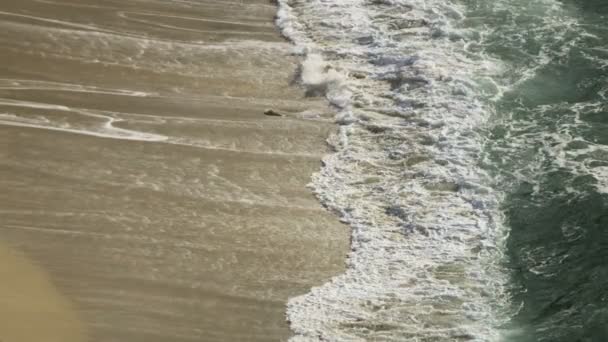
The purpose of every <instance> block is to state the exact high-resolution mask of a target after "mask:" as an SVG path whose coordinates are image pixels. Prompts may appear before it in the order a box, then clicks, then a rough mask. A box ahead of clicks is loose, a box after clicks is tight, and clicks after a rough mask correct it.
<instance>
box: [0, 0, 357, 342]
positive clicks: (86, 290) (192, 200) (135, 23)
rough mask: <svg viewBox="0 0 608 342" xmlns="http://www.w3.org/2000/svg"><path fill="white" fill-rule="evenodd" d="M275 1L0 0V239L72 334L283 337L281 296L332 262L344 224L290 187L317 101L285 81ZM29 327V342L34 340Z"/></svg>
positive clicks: (337, 264)
mask: <svg viewBox="0 0 608 342" xmlns="http://www.w3.org/2000/svg"><path fill="white" fill-rule="evenodd" d="M275 12H276V7H275V6H273V5H272V4H269V3H267V2H265V1H245V2H244V1H238V2H230V1H181V0H180V1H178V0H176V1H128V2H125V1H104V2H99V1H92V0H91V1H80V0H79V1H69V0H57V1H47V0H26V1H22V0H20V1H8V0H7V1H2V3H1V4H0V45H1V46H2V53H0V146H1V147H0V174H1V176H0V203H1V205H0V239H1V240H2V241H3V242H4V243H6V244H8V245H10V246H11V248H13V249H16V250H18V251H19V252H20V253H21V254H22V255H23V258H24V259H25V260H27V259H29V260H30V261H29V262H30V263H31V264H33V265H36V267H39V268H40V270H41V275H40V277H42V278H44V279H46V280H45V281H47V282H48V283H49V284H51V285H52V287H53V289H55V291H56V292H53V293H57V294H56V296H58V297H59V298H62V299H63V300H64V301H65V302H66V303H68V304H69V305H68V306H69V307H70V308H71V309H70V310H72V311H70V312H69V313H65V315H68V314H70V315H72V316H70V317H74V320H75V321H77V322H78V324H75V325H74V327H81V328H82V331H84V332H83V333H82V334H81V336H84V337H86V338H83V339H82V340H87V341H147V342H148V341H201V340H204V341H238V340H247V341H252V340H259V341H268V340H281V339H285V338H287V337H288V336H289V330H288V326H287V323H286V321H285V316H284V311H285V302H286V300H287V298H288V297H290V296H294V295H297V294H301V293H303V292H305V291H306V290H307V289H308V288H309V287H310V286H311V285H313V284H320V283H322V282H324V281H326V280H327V279H328V278H329V277H330V276H331V275H333V274H335V273H337V272H338V271H339V270H341V269H342V264H343V258H344V251H345V249H346V243H347V235H346V234H347V233H346V229H345V227H344V226H343V225H341V224H340V223H339V222H338V221H337V219H336V218H335V217H333V216H332V215H331V214H329V213H327V212H326V211H324V210H323V209H322V208H321V206H320V205H319V203H318V202H317V201H316V200H315V199H314V197H313V196H312V195H311V194H310V192H309V190H307V189H306V188H305V186H306V184H307V183H308V182H309V179H310V174H311V173H312V172H313V170H315V169H317V168H318V166H319V160H320V157H321V155H322V154H323V153H324V152H325V151H326V147H325V144H324V139H325V137H326V136H327V134H329V132H330V130H331V129H332V127H331V126H330V124H329V123H328V122H327V120H325V119H323V118H324V117H327V115H328V113H329V112H330V110H329V109H328V108H327V106H326V104H325V103H323V102H322V101H320V100H319V99H314V98H305V97H304V94H303V91H302V90H299V89H297V88H296V87H290V86H289V84H290V83H291V82H292V78H293V75H294V73H295V67H296V60H295V58H294V57H293V56H290V55H289V54H290V49H291V47H290V46H289V44H288V43H286V42H285V41H284V39H283V38H281V37H280V36H279V34H278V32H277V31H276V28H275V27H274V25H273V23H272V18H273V16H274V14H275ZM267 108H272V109H274V110H275V111H278V112H281V113H283V114H285V116H284V117H268V116H265V115H264V114H263V112H264V110H265V109H267ZM26 258H27V259H26ZM3 263H10V261H7V260H4V259H3ZM24 263H26V261H24ZM23 267H25V266H23ZM32 267H33V266H32ZM13 268H15V269H21V268H22V267H21V266H18V265H15V266H14V267H13ZM23 269H24V272H26V271H27V269H26V268H23ZM12 279H13V280H14V281H15V284H17V285H16V287H18V286H19V284H21V286H22V287H23V288H27V287H28V286H33V285H32V284H28V282H29V280H28V279H21V278H19V277H18V275H15V276H14V277H12ZM4 281H5V280H4V279H3V282H4ZM51 285H49V286H51ZM0 291H2V297H6V296H11V295H12V291H13V288H5V287H2V286H0ZM49 293H50V292H49ZM49 296H50V295H49ZM41 297H42V295H41ZM51 299H52V298H50V299H48V300H49V301H50V300H51ZM33 300H34V299H32V301H33ZM41 301H42V299H41ZM28 303H30V302H24V303H22V304H20V305H21V307H22V308H24V310H26V312H28V313H29V314H30V315H34V314H35V312H36V311H37V310H38V309H37V308H38V307H37V306H36V305H35V303H31V305H29V304H28ZM55 309H56V310H58V311H62V310H64V307H62V306H57V307H56V308H55ZM27 310H29V311H27ZM65 310H67V309H65ZM13 314H14V312H13V311H12V308H11V307H6V306H2V307H0V316H2V317H5V316H14V315H13ZM26 316H27V315H26ZM60 316H61V315H59V316H58V317H60ZM15 317H17V316H15ZM23 322H25V323H28V322H26V321H23ZM25 323H23V324H25ZM23 324H22V326H23ZM35 328H36V324H34V325H33V326H32V327H31V329H30V330H29V333H31V334H36V333H39V335H36V336H31V337H30V338H29V339H28V341H41V340H49V339H48V336H47V334H46V332H45V330H44V329H38V330H36V329H35ZM79 329H80V328H79ZM78 332H81V330H78ZM7 334H8V335H7ZM11 334H12V332H11V331H8V332H7V331H0V340H3V341H5V340H6V341H7V342H9V341H13V340H14V341H16V340H15V339H14V338H13V336H17V335H11ZM76 340H77V339H76ZM62 341H68V340H67V339H63V340H62Z"/></svg>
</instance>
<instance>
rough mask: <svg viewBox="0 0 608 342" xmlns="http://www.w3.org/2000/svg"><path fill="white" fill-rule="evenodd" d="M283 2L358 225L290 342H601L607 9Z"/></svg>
mask: <svg viewBox="0 0 608 342" xmlns="http://www.w3.org/2000/svg"><path fill="white" fill-rule="evenodd" d="M279 2H280V9H279V12H278V15H277V23H278V25H279V26H280V27H281V28H282V32H283V34H284V35H285V36H286V37H287V38H289V39H290V40H292V41H293V42H294V43H295V53H296V54H299V55H301V56H302V59H303V62H302V65H301V70H300V71H301V72H300V77H299V78H300V80H301V83H302V84H303V85H304V86H305V87H306V88H307V90H308V93H309V95H311V96H325V97H326V98H327V99H328V100H329V102H330V103H331V105H332V106H333V107H335V108H336V110H337V116H336V123H337V124H338V125H339V129H338V131H337V132H336V133H335V134H334V135H332V136H331V137H330V138H329V140H328V142H329V144H330V145H331V146H332V148H333V153H332V154H330V155H328V156H326V157H325V159H324V163H323V167H322V169H321V170H320V171H319V172H318V173H317V174H316V175H315V176H314V177H313V181H312V183H311V186H312V188H313V189H314V191H315V193H316V195H317V196H318V198H319V199H320V200H321V202H322V203H323V204H324V205H325V206H326V207H328V208H329V209H330V210H332V211H335V212H336V213H337V214H338V215H339V216H340V217H341V218H342V220H343V221H344V222H345V223H348V224H349V225H350V226H351V228H352V245H351V253H350V255H349V258H348V261H347V263H348V269H347V271H346V272H345V273H344V274H343V275H341V276H338V277H336V278H334V279H333V280H332V281H331V282H329V283H327V284H324V285H322V286H320V287H316V288H313V289H312V290H311V291H310V293H308V294H306V295H304V296H300V297H297V298H294V299H292V300H291V301H290V303H289V306H288V319H289V321H290V322H291V327H292V329H293V330H294V332H295V334H296V335H295V336H294V338H293V340H294V341H305V340H330V341H358V340H376V341H502V340H505V341H606V340H608V328H607V325H606V322H608V305H607V304H608V291H607V290H606V288H608V286H607V285H608V266H606V261H607V259H606V258H607V257H608V254H607V252H606V251H607V250H608V248H607V247H608V195H607V194H606V192H607V191H608V146H607V145H608V104H607V98H606V97H607V96H608V20H607V19H608V3H605V2H601V1H575V0H563V1H558V0H532V1H529V0H498V1H488V0H454V1H448V0H427V1H423V0H312V1H300V0H280V1H279Z"/></svg>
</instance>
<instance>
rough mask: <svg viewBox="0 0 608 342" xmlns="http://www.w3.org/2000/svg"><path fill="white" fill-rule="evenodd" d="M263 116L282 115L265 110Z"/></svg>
mask: <svg viewBox="0 0 608 342" xmlns="http://www.w3.org/2000/svg"><path fill="white" fill-rule="evenodd" d="M264 115H267V116H283V114H281V113H278V112H275V111H274V110H272V109H266V110H265V111H264Z"/></svg>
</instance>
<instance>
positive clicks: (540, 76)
mask: <svg viewBox="0 0 608 342" xmlns="http://www.w3.org/2000/svg"><path fill="white" fill-rule="evenodd" d="M467 5H468V10H469V13H468V14H467V17H468V18H471V19H469V20H470V21H471V22H470V25H471V26H475V27H476V28H477V29H480V28H482V27H483V28H485V29H486V31H485V32H484V33H483V37H482V39H481V43H480V45H479V46H477V47H476V49H478V50H481V51H483V52H485V53H487V54H488V56H491V57H493V58H496V59H498V60H500V61H502V62H503V63H504V64H505V65H506V67H507V70H505V72H504V74H503V76H502V77H501V78H498V81H497V82H496V84H497V89H501V90H502V91H503V92H502V93H500V94H498V95H496V96H495V97H494V100H492V101H494V108H495V113H494V114H493V118H492V120H491V123H490V127H489V133H488V135H487V136H488V140H487V142H486V144H485V147H486V150H485V159H484V167H485V168H487V169H489V170H491V172H492V173H493V175H494V177H495V181H496V186H497V188H499V189H503V190H504V191H505V198H504V202H503V210H504V213H505V222H506V224H507V225H508V228H509V231H510V234H509V236H508V239H507V242H506V246H507V250H506V254H507V258H506V259H507V263H508V265H507V267H508V269H509V270H511V271H512V284H511V287H510V291H511V294H512V296H513V304H514V307H515V308H514V310H515V312H516V313H515V315H514V318H513V319H512V321H511V323H510V325H509V327H506V328H507V330H508V331H511V332H510V333H509V334H507V335H508V337H507V339H508V340H510V341H511V340H512V341H522V342H523V341H552V342H553V341H563V342H577V341H581V342H582V341H586V342H587V341H593V342H603V341H608V193H607V192H608V1H606V0H567V1H538V0H533V1H524V0H501V1H498V2H490V1H480V0H473V1H468V2H467ZM493 95H494V94H493Z"/></svg>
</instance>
